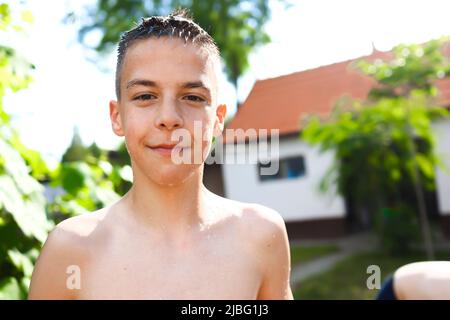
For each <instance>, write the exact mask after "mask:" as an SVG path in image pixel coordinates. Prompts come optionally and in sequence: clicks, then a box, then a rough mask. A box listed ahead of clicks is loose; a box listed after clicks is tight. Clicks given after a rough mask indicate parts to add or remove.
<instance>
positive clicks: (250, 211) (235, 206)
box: [220, 197, 286, 242]
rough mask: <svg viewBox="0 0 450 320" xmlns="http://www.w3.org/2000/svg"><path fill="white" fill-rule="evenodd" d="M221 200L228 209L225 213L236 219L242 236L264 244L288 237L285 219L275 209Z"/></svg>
mask: <svg viewBox="0 0 450 320" xmlns="http://www.w3.org/2000/svg"><path fill="white" fill-rule="evenodd" d="M220 198H221V203H222V204H223V206H224V207H225V208H227V209H228V210H225V211H226V212H228V213H229V214H230V215H231V216H233V217H234V218H235V219H234V220H235V221H236V222H237V228H238V229H239V230H240V231H242V234H244V235H247V236H251V237H254V239H255V240H261V241H264V242H267V240H270V239H273V238H275V237H279V236H281V237H285V236H286V225H285V222H284V219H283V217H282V216H281V214H280V213H279V212H278V211H276V210H275V209H272V208H270V207H267V206H265V205H262V204H259V203H250V202H241V201H236V200H231V199H226V198H222V197H220Z"/></svg>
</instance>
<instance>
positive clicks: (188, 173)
mask: <svg viewBox="0 0 450 320" xmlns="http://www.w3.org/2000/svg"><path fill="white" fill-rule="evenodd" d="M195 172H196V170H195V168H193V167H191V166H189V167H184V168H180V167H178V168H172V169H169V170H167V169H166V170H164V169H163V170H161V171H160V172H158V173H157V174H150V175H149V178H150V179H151V180H153V182H155V183H156V184H158V185H160V186H161V187H176V186H179V185H181V184H183V183H185V182H186V181H187V180H189V178H192V176H193V175H194V174H195Z"/></svg>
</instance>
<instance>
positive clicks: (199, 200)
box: [124, 170, 209, 235]
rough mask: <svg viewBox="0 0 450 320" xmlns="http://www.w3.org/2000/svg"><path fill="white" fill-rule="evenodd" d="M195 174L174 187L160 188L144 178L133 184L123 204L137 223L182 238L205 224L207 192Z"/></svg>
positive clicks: (199, 174)
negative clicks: (184, 234) (178, 235)
mask: <svg viewBox="0 0 450 320" xmlns="http://www.w3.org/2000/svg"><path fill="white" fill-rule="evenodd" d="M202 172H203V170H198V172H196V173H194V174H193V175H192V176H191V177H189V178H188V179H187V180H186V181H184V182H183V183H181V184H179V185H175V186H162V185H159V184H157V183H155V182H153V181H151V180H150V179H148V178H146V177H145V176H143V175H140V178H138V179H136V180H135V181H133V186H132V187H131V189H130V191H129V192H128V193H127V194H126V195H125V197H124V200H125V204H126V206H127V208H128V209H129V210H127V211H128V212H129V213H131V214H133V216H135V218H136V219H137V221H139V222H140V223H142V224H145V225H148V226H149V227H155V228H157V229H158V230H161V231H164V232H165V233H167V234H174V235H176V234H182V233H186V232H188V231H190V230H194V229H199V228H201V227H202V226H203V225H205V224H207V223H208V221H207V220H208V219H207V216H206V213H207V212H206V211H207V210H206V201H207V198H208V195H207V194H208V193H209V191H208V190H207V189H206V188H205V187H204V185H203V183H202Z"/></svg>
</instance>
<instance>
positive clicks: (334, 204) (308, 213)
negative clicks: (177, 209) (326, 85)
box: [222, 137, 345, 221]
mask: <svg viewBox="0 0 450 320" xmlns="http://www.w3.org/2000/svg"><path fill="white" fill-rule="evenodd" d="M227 151H228V149H227ZM293 155H302V156H303V157H304V160H305V168H306V169H305V171H306V174H305V175H304V176H303V177H299V178H295V179H285V180H275V181H264V182H261V181H259V176H258V172H257V170H258V169H257V165H256V164H229V163H227V160H228V159H229V157H230V153H229V151H228V152H226V156H225V159H226V161H225V164H224V165H223V166H222V170H223V177H224V187H225V195H226V197H228V198H230V199H234V200H238V201H244V202H255V203H260V204H263V205H265V206H268V207H271V208H273V209H275V210H277V211H278V212H280V214H281V215H282V216H283V218H284V219H285V220H286V221H301V220H311V219H321V218H341V217H344V216H345V205H344V201H343V199H342V197H340V196H338V195H336V194H335V193H334V192H331V191H330V193H328V194H326V195H324V194H322V193H320V191H319V190H318V186H319V183H320V179H321V178H322V177H323V175H324V173H325V171H326V170H327V169H328V168H329V167H330V165H331V163H332V153H330V152H327V153H324V154H318V152H316V150H315V149H313V148H312V147H311V146H309V145H308V144H306V143H305V142H303V141H301V140H299V139H298V138H296V137H292V138H280V148H279V156H280V158H284V157H286V156H293Z"/></svg>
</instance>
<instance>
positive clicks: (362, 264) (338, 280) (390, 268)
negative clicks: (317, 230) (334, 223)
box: [293, 251, 450, 300]
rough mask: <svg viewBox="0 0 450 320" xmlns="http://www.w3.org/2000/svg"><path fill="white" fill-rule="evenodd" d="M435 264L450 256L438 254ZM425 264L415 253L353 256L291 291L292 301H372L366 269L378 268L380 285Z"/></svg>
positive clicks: (375, 292)
mask: <svg viewBox="0 0 450 320" xmlns="http://www.w3.org/2000/svg"><path fill="white" fill-rule="evenodd" d="M437 259H438V260H449V259H450V252H438V253H437ZM424 260H426V257H425V254H424V253H421V252H415V253H412V254H409V255H407V256H397V257H392V256H389V255H387V254H385V253H383V252H380V251H370V252H365V253H360V254H356V255H353V256H350V257H347V258H345V259H343V260H342V261H340V262H338V263H337V264H336V265H335V266H334V267H332V268H331V269H330V270H329V271H326V272H324V273H321V274H318V275H315V276H312V277H311V278H308V279H306V280H304V281H303V282H302V283H300V286H299V287H297V288H293V291H294V298H295V299H314V300H325V299H328V300H335V299H352V300H353V299H359V300H360V299H370V300H372V299H374V298H375V297H376V295H377V293H378V291H379V290H369V289H368V288H367V286H366V281H367V278H368V277H369V276H370V274H368V273H367V267H368V266H370V265H378V266H379V267H380V269H381V278H382V281H384V280H385V279H386V277H388V276H389V275H390V274H392V273H393V272H394V271H395V270H396V269H397V268H399V267H400V266H402V265H405V264H407V263H411V262H415V261H424Z"/></svg>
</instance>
